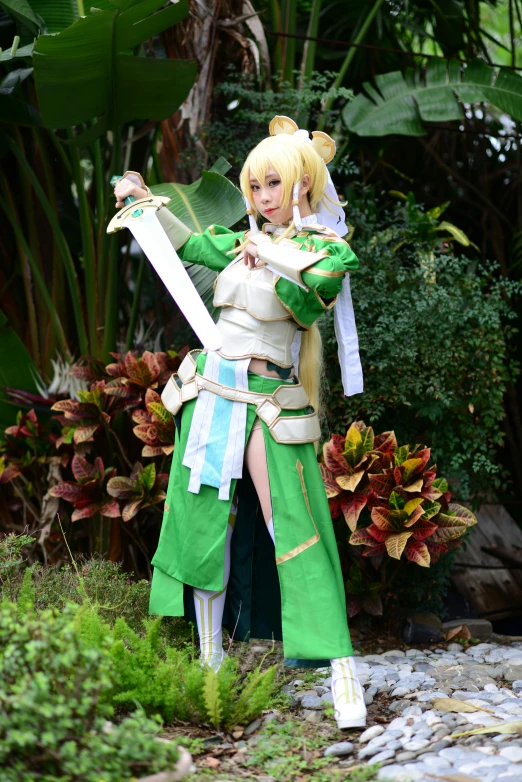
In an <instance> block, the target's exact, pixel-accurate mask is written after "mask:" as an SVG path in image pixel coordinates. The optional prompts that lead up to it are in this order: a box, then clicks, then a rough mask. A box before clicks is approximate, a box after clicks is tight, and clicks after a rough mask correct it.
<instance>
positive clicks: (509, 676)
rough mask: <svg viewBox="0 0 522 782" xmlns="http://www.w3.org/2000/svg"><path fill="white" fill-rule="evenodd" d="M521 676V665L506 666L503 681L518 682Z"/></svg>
mask: <svg viewBox="0 0 522 782" xmlns="http://www.w3.org/2000/svg"><path fill="white" fill-rule="evenodd" d="M521 676H522V665H513V666H512V665H506V670H505V673H504V679H505V680H506V681H507V682H515V681H519V680H520V677H521Z"/></svg>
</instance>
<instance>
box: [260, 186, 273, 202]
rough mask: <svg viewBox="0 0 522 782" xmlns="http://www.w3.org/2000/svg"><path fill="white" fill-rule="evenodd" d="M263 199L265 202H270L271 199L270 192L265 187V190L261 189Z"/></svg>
mask: <svg viewBox="0 0 522 782" xmlns="http://www.w3.org/2000/svg"><path fill="white" fill-rule="evenodd" d="M261 201H262V202H263V203H264V204H268V203H269V202H270V201H271V198H270V192H269V191H268V190H266V189H265V188H263V190H262V191H261Z"/></svg>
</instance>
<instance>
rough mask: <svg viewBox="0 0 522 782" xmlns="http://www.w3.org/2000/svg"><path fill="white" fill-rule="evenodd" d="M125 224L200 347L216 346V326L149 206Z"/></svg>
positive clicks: (219, 338) (219, 342)
mask: <svg viewBox="0 0 522 782" xmlns="http://www.w3.org/2000/svg"><path fill="white" fill-rule="evenodd" d="M125 225H126V227H127V228H128V229H129V230H130V231H131V232H132V234H133V236H134V238H135V239H136V241H137V242H138V244H139V245H140V247H141V249H142V250H143V252H144V253H145V255H146V256H147V258H148V259H149V261H150V262H151V264H152V265H153V266H154V268H155V270H156V272H157V273H158V275H159V277H160V278H161V280H162V282H163V284H164V285H165V287H166V288H167V290H168V292H169V293H170V295H171V296H172V298H173V299H174V301H175V302H176V304H177V305H178V307H179V308H180V310H181V311H182V313H183V315H184V316H185V317H186V319H187V320H188V322H189V324H190V326H191V327H192V328H193V329H194V331H195V333H196V334H197V336H198V338H199V340H200V341H201V343H202V345H203V347H205V348H207V349H208V350H219V349H220V347H221V346H222V344H223V338H222V336H221V334H220V333H219V330H218V327H217V326H216V324H215V323H214V321H213V320H212V318H211V317H210V314H209V312H208V310H207V308H206V307H205V305H204V304H203V300H202V299H201V296H200V295H199V293H198V292H197V290H196V288H195V287H194V284H193V282H192V280H191V279H190V277H189V275H188V273H187V270H186V269H185V267H184V266H183V263H182V261H181V259H180V257H179V255H178V254H177V252H176V250H175V249H174V247H173V246H172V245H171V243H170V241H169V239H168V237H167V234H166V233H165V231H164V230H163V228H162V226H161V223H160V222H159V220H158V219H157V217H156V213H155V212H154V211H153V210H152V209H145V210H144V214H143V216H142V217H141V218H138V219H134V220H127V221H126V222H125Z"/></svg>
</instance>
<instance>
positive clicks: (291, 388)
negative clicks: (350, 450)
mask: <svg viewBox="0 0 522 782" xmlns="http://www.w3.org/2000/svg"><path fill="white" fill-rule="evenodd" d="M194 366H195V364H194V359H193V358H192V356H191V355H190V354H188V355H187V356H186V357H185V358H184V359H183V361H182V363H181V365H180V367H179V370H180V371H179V372H178V373H175V374H173V375H172V376H171V377H170V378H169V381H168V383H167V385H166V386H165V388H164V390H163V393H162V395H161V401H162V402H163V404H164V405H165V407H166V408H167V410H169V411H170V412H171V413H172V414H173V415H176V413H177V412H178V411H179V410H180V409H181V406H182V405H183V403H184V402H188V401H190V400H191V399H195V398H196V397H197V396H198V395H199V392H200V391H201V390H206V391H210V392H211V393H213V394H216V395H217V396H221V397H223V398H224V399H230V400H231V401H233V402H245V403H246V404H251V405H255V406H256V410H257V415H258V416H259V418H260V419H261V420H262V421H264V422H265V423H266V424H267V426H268V429H269V432H270V434H271V435H272V437H273V438H274V440H275V441H276V442H278V443H289V444H294V445H298V444H304V443H311V442H316V441H317V440H319V439H320V438H321V428H320V426H319V419H318V417H317V413H315V412H313V413H308V414H306V415H291V416H281V411H282V410H302V409H304V408H306V407H309V405H310V400H309V398H308V394H307V393H306V391H305V389H304V388H303V386H302V385H301V383H296V384H291V385H290V384H283V383H282V384H281V385H280V386H278V387H277V388H276V390H275V391H274V392H273V393H272V394H262V393H258V392H256V391H243V390H241V389H238V388H232V387H231V386H226V385H223V383H218V382H216V381H214V380H209V379H208V378H206V377H203V375H199V374H197V373H195V376H193V377H191V375H192V371H193V367H194ZM176 377H179V379H180V380H181V378H182V377H185V378H188V379H187V380H186V381H185V382H183V381H182V384H181V386H179V385H178V383H177V381H176Z"/></svg>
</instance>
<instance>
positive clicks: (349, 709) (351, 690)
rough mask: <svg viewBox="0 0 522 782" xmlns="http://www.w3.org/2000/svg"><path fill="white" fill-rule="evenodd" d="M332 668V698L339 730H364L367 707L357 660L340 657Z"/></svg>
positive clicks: (332, 664)
mask: <svg viewBox="0 0 522 782" xmlns="http://www.w3.org/2000/svg"><path fill="white" fill-rule="evenodd" d="M330 663H331V666H332V698H333V702H334V709H335V719H336V721H337V727H338V728H364V727H365V725H366V705H365V703H364V691H363V688H362V687H361V685H360V683H359V679H358V678H357V670H356V667H355V659H354V658H353V657H338V658H337V659H335V660H330Z"/></svg>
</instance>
